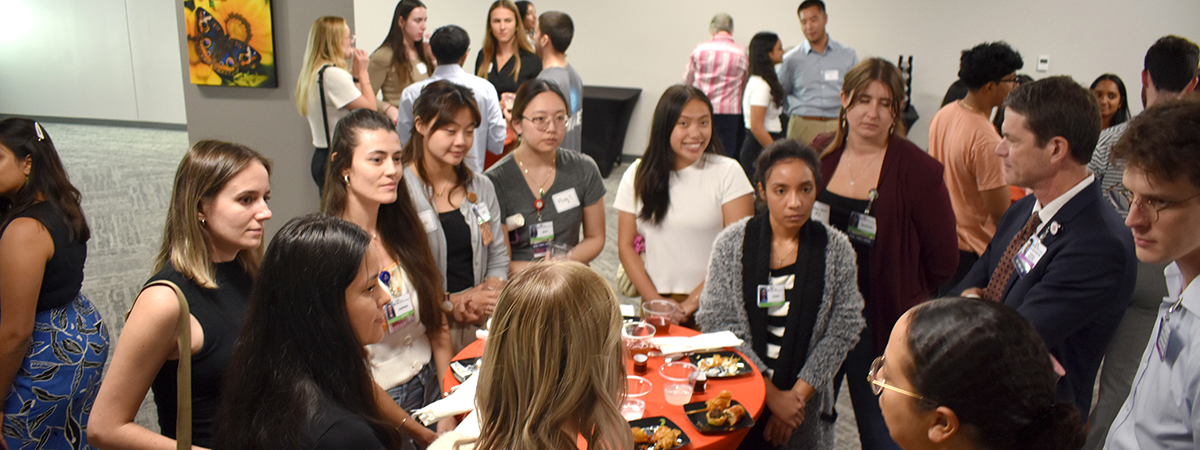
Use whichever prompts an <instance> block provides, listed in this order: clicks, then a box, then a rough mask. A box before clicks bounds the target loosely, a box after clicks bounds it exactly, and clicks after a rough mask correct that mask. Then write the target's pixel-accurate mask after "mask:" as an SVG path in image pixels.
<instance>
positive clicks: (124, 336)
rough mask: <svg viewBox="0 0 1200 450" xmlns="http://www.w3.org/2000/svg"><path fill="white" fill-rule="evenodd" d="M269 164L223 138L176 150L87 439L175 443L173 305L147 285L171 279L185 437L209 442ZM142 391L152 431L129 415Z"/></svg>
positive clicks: (156, 445)
mask: <svg viewBox="0 0 1200 450" xmlns="http://www.w3.org/2000/svg"><path fill="white" fill-rule="evenodd" d="M270 170H271V162H270V161H268V160H267V159H266V158H264V157H263V156H262V155H260V154H259V153H258V152H256V151H254V150H251V149H249V148H247V147H245V146H242V145H239V144H234V143H230V142H221V141H213V140H204V141H200V142H197V143H196V144H195V145H193V146H192V148H191V149H189V150H188V152H187V154H186V155H184V157H183V161H181V162H180V163H179V169H178V170H177V171H176V172H175V188H174V190H173V192H172V194H171V205H170V207H169V209H168V210H167V223H166V227H165V229H164V230H163V241H162V248H161V250H159V253H158V258H157V259H156V260H155V264H154V271H155V272H156V273H155V274H154V276H152V277H150V280H149V281H148V282H147V287H145V288H143V290H142V292H141V294H139V295H138V298H137V299H135V300H134V303H133V307H132V308H131V309H130V311H129V316H128V319H126V321H125V327H124V328H123V329H122V331H121V337H120V339H119V340H118V341H117V346H116V349H115V350H114V353H113V358H112V363H111V364H110V366H109V369H108V375H107V376H106V377H105V379H104V383H103V384H102V385H101V388H100V393H99V394H98V396H97V398H96V404H95V407H94V408H93V410H92V417H91V422H90V423H89V424H88V430H87V433H88V439H89V441H90V442H91V444H92V445H93V446H95V447H97V448H102V449H170V448H175V442H174V439H175V430H176V424H175V417H176V416H175V413H176V402H177V394H176V390H175V388H176V371H177V369H178V363H179V361H178V360H179V351H178V349H177V347H176V331H175V324H176V322H177V321H178V319H179V313H180V309H179V299H178V297H177V296H176V294H175V291H174V290H173V289H172V288H170V287H166V286H162V285H154V286H149V284H150V283H154V282H156V281H160V280H166V281H170V282H172V283H174V284H176V285H178V286H179V288H180V290H181V291H182V292H183V294H184V297H186V299H187V304H188V309H189V313H190V316H191V317H190V319H191V336H192V359H191V372H192V399H191V400H192V425H191V430H192V442H193V443H194V444H195V445H197V446H200V447H210V446H211V444H212V431H213V425H214V423H215V422H216V419H217V417H216V416H217V406H218V405H219V403H220V399H221V379H222V378H223V377H224V374H225V368H226V366H228V365H229V361H230V358H231V356H232V354H233V349H234V343H235V341H236V340H237V337H238V333H239V332H240V330H241V327H242V321H243V319H244V318H245V313H246V304H247V300H246V299H247V298H248V296H249V295H250V288H251V284H252V280H253V277H254V275H255V274H256V273H257V272H258V266H259V262H260V261H261V260H262V255H263V225H264V223H265V222H266V221H267V220H269V219H270V218H271V209H270V208H268V207H267V200H268V199H269V198H270V196H271V186H270ZM151 389H153V391H154V403H155V405H156V406H157V407H158V424H159V427H160V428H161V429H162V435H159V434H156V433H154V432H152V431H150V430H147V429H146V428H143V427H142V426H140V425H138V424H137V423H135V422H134V417H135V416H136V415H137V412H138V407H139V406H141V404H142V399H143V398H144V397H145V396H146V391H148V390H151Z"/></svg>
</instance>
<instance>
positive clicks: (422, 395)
mask: <svg viewBox="0 0 1200 450" xmlns="http://www.w3.org/2000/svg"><path fill="white" fill-rule="evenodd" d="M332 150H333V153H332V157H333V159H332V161H330V163H329V171H328V172H327V179H326V180H325V181H326V182H325V192H324V196H323V198H322V201H321V211H323V212H325V213H326V214H330V215H333V216H337V217H341V218H342V219H345V220H347V221H349V222H351V223H353V224H355V225H358V226H359V227H360V228H362V229H363V230H365V231H366V232H367V233H369V234H370V235H371V237H372V238H371V248H372V250H374V251H375V252H376V253H377V254H378V255H379V260H380V263H381V264H383V266H382V267H383V269H384V272H386V273H387V274H388V280H389V281H388V286H389V288H390V289H391V292H390V293H389V294H390V295H391V297H389V301H390V304H391V306H392V311H393V312H394V313H395V314H393V315H390V316H389V317H388V327H387V330H388V332H387V333H386V334H385V335H384V337H383V339H382V340H380V341H379V342H378V343H376V344H372V345H369V346H367V350H368V355H369V356H370V358H369V359H370V361H371V371H372V374H373V378H374V380H375V383H376V384H378V386H379V389H380V391H381V392H379V393H378V394H386V395H381V397H383V398H390V399H392V400H394V402H395V403H396V404H397V405H399V406H400V408H392V407H390V406H389V405H381V407H383V411H384V413H385V414H386V415H387V416H388V417H390V418H393V419H395V420H393V421H394V422H396V423H397V424H398V425H400V426H402V427H407V428H405V431H406V434H409V435H411V436H413V437H414V439H415V440H416V441H417V442H418V443H421V444H422V445H427V444H428V443H429V442H432V441H433V439H435V438H436V437H437V435H436V434H434V433H433V431H432V430H429V429H427V428H425V427H422V426H421V425H420V424H419V423H417V422H416V421H414V420H408V419H409V416H408V413H407V412H406V411H412V410H415V409H419V408H422V407H424V406H425V405H428V404H430V403H433V402H434V401H435V400H437V399H438V398H440V394H441V392H442V390H441V383H440V380H442V379H443V378H444V377H445V375H446V370H447V368H448V367H449V365H450V357H451V356H452V355H453V353H451V348H450V332H449V331H450V330H449V328H447V326H446V320H445V317H443V315H442V311H441V307H440V306H439V305H438V304H439V303H440V302H441V300H442V298H443V297H444V295H445V289H444V288H443V287H442V283H441V279H442V276H441V274H440V273H438V268H437V264H436V263H434V261H433V253H432V252H431V251H430V250H429V242H428V241H427V240H426V239H425V236H424V233H423V231H424V229H423V226H422V225H421V220H420V219H418V218H417V211H416V208H414V207H413V204H412V200H410V198H409V195H408V186H407V185H405V184H404V183H402V182H401V180H400V177H401V175H402V174H403V172H404V164H403V163H402V162H401V161H400V160H401V153H402V152H403V148H402V147H401V146H400V137H399V136H397V135H396V129H395V128H392V126H391V122H390V121H388V118H387V117H384V116H383V115H382V114H380V113H378V112H375V111H371V110H368V109H360V110H358V111H354V112H352V113H350V115H348V116H346V117H345V118H343V119H342V120H341V121H340V122H338V126H337V128H336V129H335V130H334V132H333V147H332ZM385 390H386V392H384V391H385ZM452 423H453V421H452V420H448V421H446V425H445V427H452V426H451V425H452Z"/></svg>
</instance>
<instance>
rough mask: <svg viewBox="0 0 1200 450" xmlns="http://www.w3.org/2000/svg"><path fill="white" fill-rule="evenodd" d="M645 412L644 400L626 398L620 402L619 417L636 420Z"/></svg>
mask: <svg viewBox="0 0 1200 450" xmlns="http://www.w3.org/2000/svg"><path fill="white" fill-rule="evenodd" d="M645 413H646V402H645V401H642V400H640V399H636V398H630V399H626V400H625V403H622V404H621V417H624V418H625V420H638V419H641V418H642V414H645Z"/></svg>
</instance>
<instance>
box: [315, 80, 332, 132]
mask: <svg viewBox="0 0 1200 450" xmlns="http://www.w3.org/2000/svg"><path fill="white" fill-rule="evenodd" d="M328 68H329V64H326V65H324V66H321V70H318V71H317V87H318V88H320V89H321V92H320V93H318V95H320V96H321V125H322V126H324V127H325V148H329V147H332V146H333V143H332V142H330V139H329V113H327V112H326V110H325V69H328Z"/></svg>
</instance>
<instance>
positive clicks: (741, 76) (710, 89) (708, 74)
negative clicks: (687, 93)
mask: <svg viewBox="0 0 1200 450" xmlns="http://www.w3.org/2000/svg"><path fill="white" fill-rule="evenodd" d="M749 61H750V59H749V57H747V56H746V49H745V48H743V47H742V46H740V45H738V44H736V43H734V42H733V36H730V35H729V33H726V32H724V31H721V32H718V33H717V34H715V35H713V38H712V40H710V41H707V42H704V43H701V44H700V45H697V46H696V49H695V50H692V55H691V56H689V57H688V64H687V71H686V72H684V74H683V82H684V83H686V84H690V85H692V86H695V87H696V88H697V89H700V90H701V91H702V92H704V95H707V96H708V99H709V100H710V101H712V104H713V114H741V113H742V82H743V81H744V80H745V79H746V70H747V67H748V66H749Z"/></svg>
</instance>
